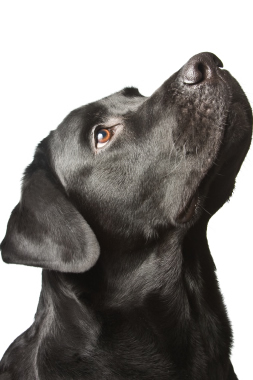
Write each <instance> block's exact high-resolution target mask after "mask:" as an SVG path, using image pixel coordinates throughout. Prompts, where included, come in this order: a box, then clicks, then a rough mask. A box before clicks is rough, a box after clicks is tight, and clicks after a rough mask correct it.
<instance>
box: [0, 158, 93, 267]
mask: <svg viewBox="0 0 253 380" xmlns="http://www.w3.org/2000/svg"><path fill="white" fill-rule="evenodd" d="M37 156H38V154H37ZM35 158H36V155H35ZM38 160H39V161H40V159H38V157H37V159H35V160H34V161H33V163H32V164H31V165H30V166H29V167H28V168H27V170H26V172H25V176H24V181H23V187H22V195H21V200H20V203H19V204H18V205H17V206H16V207H15V208H14V210H13V212H12V214H11V217H10V220H9V223H8V226H7V232H6V236H5V238H4V240H3V241H2V243H1V250H2V257H3V260H4V261H5V262H6V263H14V264H24V265H31V266H36V267H42V268H46V269H52V270H57V271H61V272H84V271H87V270H88V269H89V268H91V267H92V266H93V265H94V264H95V263H96V261H97V259H98V257H99V252H100V250H99V244H98V242H97V239H96V237H95V234H94V233H93V231H92V229H91V228H90V226H89V225H88V223H87V222H86V221H85V219H84V218H83V217H82V215H81V214H80V213H79V212H78V211H77V209H76V208H75V207H74V205H73V204H72V203H71V202H70V200H69V199H68V197H67V195H66V193H65V191H64V189H63V187H62V186H61V184H60V183H58V181H57V179H56V178H55V177H54V175H53V174H52V172H51V171H50V170H49V169H48V167H47V165H45V164H44V163H41V162H39V164H38V162H37V161H38Z"/></svg>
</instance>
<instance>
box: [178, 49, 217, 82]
mask: <svg viewBox="0 0 253 380" xmlns="http://www.w3.org/2000/svg"><path fill="white" fill-rule="evenodd" d="M218 67H223V63H222V62H221V60H220V59H219V58H218V57H216V55H214V54H213V53H200V54H197V55H194V56H193V57H192V58H191V59H190V60H189V61H188V62H187V63H186V64H185V65H184V67H183V72H182V76H183V82H184V83H186V84H197V83H200V82H203V81H204V80H206V79H210V78H212V77H213V76H214V75H215V73H216V71H217V68H218Z"/></svg>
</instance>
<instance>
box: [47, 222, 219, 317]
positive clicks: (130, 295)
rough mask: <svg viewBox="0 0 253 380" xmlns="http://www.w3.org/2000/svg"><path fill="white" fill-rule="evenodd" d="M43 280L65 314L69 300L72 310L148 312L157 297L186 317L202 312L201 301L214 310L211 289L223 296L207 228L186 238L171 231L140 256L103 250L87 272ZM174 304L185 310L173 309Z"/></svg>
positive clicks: (197, 228) (49, 274)
mask: <svg viewBox="0 0 253 380" xmlns="http://www.w3.org/2000/svg"><path fill="white" fill-rule="evenodd" d="M200 272H201V274H202V275H203V276H204V280H203V278H202V276H200V275H199V274H200ZM43 277H44V278H45V279H46V281H43V290H42V293H43V294H44V297H47V298H48V299H50V297H53V298H55V300H54V302H55V303H58V304H59V302H60V301H61V304H59V307H62V309H63V310H64V307H65V306H66V304H67V303H68V302H69V299H71V304H72V307H73V305H74V304H75V303H76V306H78V305H79V306H80V305H83V307H84V306H86V307H88V308H89V307H91V309H92V311H94V310H95V311H96V310H98V311H99V312H103V310H107V309H111V308H115V309H118V310H120V309H122V310H124V309H126V308H129V307H131V308H142V307H144V308H145V307H146V303H147V302H149V300H150V299H151V298H152V299H153V297H154V298H155V297H157V299H160V300H161V301H162V302H166V303H167V304H168V305H170V308H172V309H173V308H174V309H178V307H180V309H184V310H183V311H184V312H183V313H182V315H185V316H186V315H187V314H188V313H190V309H191V308H192V307H194V308H198V302H200V299H202V300H203V299H204V300H205V302H207V303H208V307H209V308H210V309H215V305H212V304H211V303H212V299H210V300H209V299H208V294H209V293H210V290H211V289H212V291H213V292H215V294H216V293H217V294H218V293H219V292H218V287H217V281H216V276H215V267H214V263H213V261H212V257H211V255H210V252H209V248H208V243H207V239H206V224H205V223H203V224H201V223H198V225H196V226H194V227H192V228H191V230H190V231H188V232H187V233H186V234H182V233H180V232H177V231H176V232H175V231H169V232H168V233H167V234H164V236H163V239H161V238H159V244H154V243H151V244H150V245H149V244H146V245H145V246H144V247H143V248H142V249H139V251H137V250H136V249H135V250H133V251H132V250H131V249H130V248H127V247H126V246H125V245H124V244H123V245H122V246H121V247H120V246H119V245H115V249H113V250H110V251H107V250H105V251H103V252H102V253H101V257H100V259H99V261H98V263H97V264H96V265H95V266H94V267H93V268H92V269H91V270H90V271H89V272H87V273H80V274H64V273H59V272H54V271H44V273H43ZM59 294H60V295H61V297H59ZM174 302H175V303H180V305H176V304H175V305H174V306H173V305H172V303H174ZM202 307H203V305H202ZM195 311H196V310H195ZM73 312H74V309H73Z"/></svg>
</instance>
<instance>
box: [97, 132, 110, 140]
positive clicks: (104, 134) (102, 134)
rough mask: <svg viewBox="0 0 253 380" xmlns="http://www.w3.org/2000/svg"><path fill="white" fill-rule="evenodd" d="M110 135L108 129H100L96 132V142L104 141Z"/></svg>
mask: <svg viewBox="0 0 253 380" xmlns="http://www.w3.org/2000/svg"><path fill="white" fill-rule="evenodd" d="M110 137H111V133H110V132H109V131H108V129H100V130H99V131H98V134H97V142H99V143H105V142H107V141H108V140H109V139H110Z"/></svg>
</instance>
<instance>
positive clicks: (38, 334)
mask: <svg viewBox="0 0 253 380" xmlns="http://www.w3.org/2000/svg"><path fill="white" fill-rule="evenodd" d="M221 66H222V63H221V61H220V60H219V59H218V58H217V57H216V56H215V55H213V54H211V53H201V54H198V55H196V56H194V57H192V58H191V59H190V60H189V61H188V62H187V63H186V65H184V66H183V67H182V69H180V70H179V71H178V72H177V73H175V74H174V75H172V76H171V77H170V78H169V79H168V80H167V81H166V82H165V83H164V84H163V85H162V86H161V87H160V88H159V89H158V90H157V91H156V92H155V93H154V94H153V95H152V96H150V97H144V96H142V95H141V94H140V93H139V92H138V90H137V89H135V88H126V89H124V90H122V91H120V92H117V93H116V94H113V95H111V96H108V97H107V98H104V99H102V100H100V101H97V102H94V103H92V104H88V105H86V106H83V107H80V108H78V109H76V110H74V111H73V112H71V113H70V114H69V115H68V116H67V117H66V118H65V120H64V121H63V122H62V123H61V124H60V125H59V127H58V128H57V129H56V130H55V131H53V132H51V133H50V134H49V136H48V137H46V138H45V139H44V140H43V141H42V142H41V143H40V144H39V145H38V147H37V149H36V152H35V155H34V160H33V162H32V163H31V164H30V165H29V166H28V168H27V169H26V171H25V174H24V180H23V187H22V196H21V200H20V203H19V204H18V205H17V206H16V207H15V209H14V210H13V212H12V215H11V217H10V220H9V223H8V227H7V233H6V236H5V238H4V240H3V242H2V244H1V250H2V256H3V260H4V261H5V262H7V263H18V264H25V265H33V266H38V267H42V268H44V270H43V272H42V291H41V296H40V300H39V305H38V310H37V313H36V316H35V321H34V323H33V325H32V326H31V327H30V328H29V329H28V330H27V331H26V332H24V333H23V334H22V335H21V336H20V337H18V338H17V339H16V340H15V341H14V342H13V343H12V345H11V346H10V347H9V348H8V350H7V351H6V353H5V355H4V357H3V359H2V361H1V364H0V379H1V380H7V379H8V380H35V379H36V380H38V379H40V380H51V379H52V380H79V379H86V380H95V379H96V380H97V379H103V380H107V379H108V380H125V379H131V380H140V379H145V380H154V379H159V380H165V379H166V380H182V379H188V380H207V379H208V380H234V379H237V377H236V375H235V373H234V370H233V367H232V365H231V362H230V359H229V356H230V350H231V343H232V333H231V327H230V323H229V320H228V317H227V313H226V309H225V307H224V304H223V300H222V296H221V293H220V290H219V287H218V283H217V278H216V274H215V265H214V262H213V260H212V257H211V254H210V252H209V248H208V243H207V238H206V229H207V224H208V221H209V219H210V217H211V216H212V215H213V214H214V213H215V212H216V211H217V210H218V209H219V208H220V207H221V206H222V205H223V204H224V202H226V201H227V199H228V198H229V197H230V196H231V194H232V191H233V188H234V183H235V178H236V175H237V173H238V171H239V169H240V166H241V164H242V162H243V159H244V157H245V155H246V153H247V151H248V149H249V145H250V141H251V132H252V112H251V108H250V105H249V103H248V101H247V99H246V96H245V95H244V93H243V91H242V89H241V88H240V86H239V84H238V83H237V82H236V80H235V79H234V78H233V77H232V76H231V75H230V74H229V72H227V71H226V70H222V69H221ZM98 128H116V132H115V134H114V135H113V136H112V138H111V140H110V141H109V142H108V143H107V144H106V145H105V146H104V147H103V148H101V149H98V148H97V147H96V142H95V139H96V133H97V130H98ZM224 254H226V253H224Z"/></svg>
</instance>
